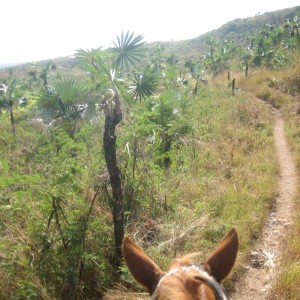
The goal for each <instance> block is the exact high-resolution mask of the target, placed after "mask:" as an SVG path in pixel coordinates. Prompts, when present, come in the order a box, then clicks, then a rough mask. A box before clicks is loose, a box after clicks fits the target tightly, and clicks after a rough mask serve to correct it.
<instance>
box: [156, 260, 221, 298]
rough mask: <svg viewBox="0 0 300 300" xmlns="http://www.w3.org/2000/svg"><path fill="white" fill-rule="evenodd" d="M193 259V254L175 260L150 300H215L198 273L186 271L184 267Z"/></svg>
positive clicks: (190, 269) (193, 270)
mask: <svg viewBox="0 0 300 300" xmlns="http://www.w3.org/2000/svg"><path fill="white" fill-rule="evenodd" d="M194 257H195V254H189V255H186V256H184V257H182V258H180V259H175V260H174V261H173V262H172V265H171V269H170V271H169V273H167V274H166V275H165V278H163V279H162V282H161V284H159V286H158V287H157V290H156V291H155V293H154V294H153V295H152V297H151V299H153V300H171V299H172V300H174V299H177V300H215V299H216V298H215V296H214V291H213V290H212V288H211V287H210V286H208V285H207V283H206V282H205V280H204V279H203V280H201V276H199V272H197V270H196V269H195V268H189V269H188V270H187V269H186V265H188V264H191V262H192V260H193V258H194ZM181 267H182V268H181ZM174 268H177V269H174Z"/></svg>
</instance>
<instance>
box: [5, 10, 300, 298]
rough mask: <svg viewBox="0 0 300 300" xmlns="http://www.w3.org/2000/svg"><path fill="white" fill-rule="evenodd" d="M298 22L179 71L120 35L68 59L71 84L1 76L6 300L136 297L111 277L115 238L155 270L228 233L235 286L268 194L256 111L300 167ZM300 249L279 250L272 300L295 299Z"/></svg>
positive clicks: (214, 47)
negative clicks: (282, 128)
mask: <svg viewBox="0 0 300 300" xmlns="http://www.w3.org/2000/svg"><path fill="white" fill-rule="evenodd" d="M297 20H298V19H297V18H294V16H291V17H290V20H289V22H288V23H285V24H275V25H276V26H275V25H272V26H269V25H268V26H267V25H266V26H261V27H259V28H260V30H259V31H255V32H251V38H250V39H249V38H247V39H246V40H245V41H244V42H245V43H244V44H240V45H239V44H236V42H235V41H227V40H220V39H216V38H214V37H211V38H210V39H207V40H206V47H207V49H208V51H207V52H208V54H207V55H201V56H200V55H198V56H195V57H189V58H188V59H187V60H183V59H182V58H179V57H176V56H175V55H174V54H170V53H169V52H168V51H169V50H168V49H166V48H164V47H162V46H156V47H154V48H151V49H150V48H149V46H148V47H147V46H146V45H145V44H144V42H143V41H142V36H134V35H130V34H129V33H127V34H121V36H120V37H118V39H117V42H116V43H115V44H114V46H113V47H112V48H111V49H106V50H103V49H101V48H100V49H92V50H78V51H77V53H76V55H75V61H76V67H74V69H71V70H70V69H69V70H64V71H63V72H62V71H61V70H62V69H63V68H62V67H61V66H62V64H61V62H59V61H56V62H55V64H54V63H52V62H46V63H44V64H42V65H38V64H37V65H34V66H33V67H32V68H31V69H30V71H28V70H27V71H25V73H26V72H27V73H26V75H25V74H24V72H23V73H22V75H21V74H18V75H17V74H16V73H17V71H18V70H20V67H19V68H16V69H15V70H13V69H12V70H11V71H10V72H9V73H7V72H3V73H2V74H1V73H0V83H1V86H0V109H1V110H0V156H1V161H0V232H1V237H0V294H1V296H2V297H3V299H99V298H102V297H103V296H104V295H105V294H108V296H107V297H111V298H113V299H116V298H117V297H118V296H116V295H117V294H118V293H115V292H109V291H110V290H111V289H112V288H113V287H114V285H115V284H116V283H117V282H121V284H122V285H123V286H124V288H125V289H129V290H131V291H133V290H138V289H139V287H137V286H136V284H135V283H134V282H133V281H132V278H131V276H130V275H129V273H128V270H127V269H126V268H125V267H124V266H123V265H122V261H121V252H120V246H121V242H122V238H123V235H124V232H127V233H128V234H130V235H132V236H133V237H134V238H135V239H136V240H137V241H138V242H139V243H140V244H142V245H143V247H144V248H147V252H148V253H150V255H151V256H152V257H153V258H154V259H155V260H156V261H157V262H158V263H159V264H160V266H161V267H162V268H163V267H164V266H165V267H166V266H167V264H168V263H169V261H170V259H172V258H173V257H174V256H176V255H178V254H181V253H187V252H195V251H200V253H201V254H202V255H201V257H204V256H205V255H206V254H207V253H209V252H210V251H211V249H212V248H213V247H214V246H215V244H216V243H217V241H218V240H219V239H220V238H221V237H222V236H223V235H224V234H225V233H226V232H227V231H228V229H230V228H231V227H233V226H234V227H236V228H237V230H238V232H239V235H240V242H241V248H240V252H239V258H238V264H237V266H236V268H235V273H234V275H233V278H236V277H237V276H238V275H239V271H240V269H241V265H242V263H243V261H245V260H246V259H247V253H248V250H249V247H250V246H251V245H252V244H253V243H254V242H255V240H256V239H257V238H259V236H260V233H261V228H262V226H263V224H264V221H265V220H266V218H267V216H268V214H269V211H270V209H271V208H272V206H273V204H274V200H275V196H276V192H277V176H278V166H277V161H276V156H275V151H274V145H273V133H272V125H273V124H272V114H271V113H270V110H269V109H268V108H267V107H266V106H265V105H264V103H263V102H261V101H260V100H259V99H258V98H260V99H263V100H265V101H268V102H270V103H271V104H272V105H274V106H276V107H278V108H280V109H281V110H282V111H283V113H284V115H285V116H286V119H287V120H288V123H287V124H288V125H287V133H288V135H289V137H290V141H291V145H293V150H294V153H295V159H296V161H297V162H298V167H299V162H300V159H299V157H298V156H297V153H298V152H299V151H298V148H299V143H298V142H297V140H298V137H299V128H298V127H299V126H298V125H299V111H300V110H299V107H298V106H299V103H297V100H296V99H297V97H299V88H300V84H299V82H300V81H299V35H297V29H298V28H299V24H298V23H297ZM292 21H293V22H292ZM297 24H298V25H297ZM297 26H298V27H297ZM181 57H183V56H181ZM291 65H293V66H296V67H293V68H291ZM246 67H247V73H246V74H245V68H246ZM73 71H74V72H73ZM229 74H230V75H231V76H232V77H234V79H235V82H236V92H234V93H233V92H232V90H231V88H230V87H231V86H232V85H231V80H230V78H229ZM19 75H20V76H19ZM246 75H247V76H246ZM298 210H299V208H298ZM298 225H299V224H298V223H297V222H295V227H294V228H293V229H292V230H293V232H291V235H292V236H297V235H298V236H299V234H298V233H299V226H298ZM297 226H298V227H297ZM299 245H300V240H296V239H293V240H292V239H291V242H290V243H289V245H288V249H289V250H288V254H287V257H286V258H285V259H284V267H283V271H282V274H281V276H280V278H279V279H278V282H277V283H276V285H275V288H274V290H275V291H276V295H278V299H279V298H286V299H296V297H297V296H295V295H296V294H293V291H294V290H296V288H297V284H298V282H299V272H298V265H297V262H296V261H297V259H296V258H297V257H299ZM233 284H234V280H231V281H230V280H229V281H227V283H226V285H227V288H228V289H230V288H231V286H232V285H233ZM110 294H113V296H109V295H110ZM121 294H122V293H121ZM120 297H121V298H122V295H121V296H120ZM133 298H134V296H132V299H133ZM123 299H124V297H123Z"/></svg>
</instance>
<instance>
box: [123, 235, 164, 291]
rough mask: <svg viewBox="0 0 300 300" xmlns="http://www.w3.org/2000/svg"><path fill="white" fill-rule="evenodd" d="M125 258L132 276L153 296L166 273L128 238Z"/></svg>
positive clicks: (124, 249)
mask: <svg viewBox="0 0 300 300" xmlns="http://www.w3.org/2000/svg"><path fill="white" fill-rule="evenodd" d="M123 256H124V259H125V262H126V264H127V266H128V268H129V270H130V272H131V274H132V276H133V277H134V278H135V279H136V281H138V282H139V283H140V284H142V285H143V286H144V287H145V288H146V289H147V290H148V292H149V294H150V295H152V293H153V292H154V291H155V288H156V286H157V285H158V282H159V280H160V278H161V277H162V276H163V275H164V272H163V271H161V269H160V268H159V267H158V266H157V265H156V264H155V263H154V262H153V261H152V260H151V259H150V258H149V257H148V256H147V254H146V253H145V252H144V251H143V250H142V248H140V247H139V246H138V245H136V244H135V243H134V242H132V241H131V240H130V238H129V237H127V236H125V237H124V240H123Z"/></svg>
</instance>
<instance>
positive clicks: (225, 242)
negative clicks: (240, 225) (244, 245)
mask: <svg viewBox="0 0 300 300" xmlns="http://www.w3.org/2000/svg"><path fill="white" fill-rule="evenodd" d="M238 248H239V238H238V234H237V232H236V230H235V229H234V228H233V229H231V230H230V232H229V233H228V234H227V235H226V236H225V237H224V238H223V239H222V241H221V242H220V244H219V246H218V247H217V248H216V249H215V251H214V252H213V253H212V254H211V255H210V257H209V258H208V259H207V260H206V262H205V264H204V269H205V270H206V271H208V273H210V274H211V275H212V276H213V277H214V278H215V279H216V280H217V281H218V282H222V280H223V279H224V278H225V277H226V276H227V275H228V274H229V273H230V271H231V269H232V267H233V265H234V263H235V260H236V256H237V252H238Z"/></svg>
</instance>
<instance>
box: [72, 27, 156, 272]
mask: <svg viewBox="0 0 300 300" xmlns="http://www.w3.org/2000/svg"><path fill="white" fill-rule="evenodd" d="M142 39H143V36H142V35H137V36H134V34H129V33H128V32H127V34H123V33H122V34H121V36H120V37H117V42H116V43H114V47H112V48H109V49H107V50H102V49H101V48H99V49H92V50H83V49H80V50H78V51H77V53H76V57H77V60H78V61H79V63H80V64H81V66H82V67H83V69H84V70H86V71H88V72H89V73H90V75H91V79H92V81H93V82H94V84H95V89H98V91H99V93H101V94H102V109H103V111H104V114H105V122H104V133H103V149H104V156H105V161H106V167H107V171H108V173H109V178H110V185H111V191H112V196H111V203H112V214H113V224H114V239H115V260H114V263H115V266H116V269H117V270H118V268H119V266H120V264H121V258H122V251H121V247H122V241H123V237H124V226H125V225H124V200H123V198H124V196H123V189H122V181H121V171H120V168H119V166H118V162H117V153H116V141H117V136H116V128H117V126H118V124H119V123H120V122H121V121H122V118H123V111H122V99H125V98H126V97H127V95H128V93H126V88H127V87H126V82H127V81H125V80H122V78H121V76H122V73H123V71H124V69H125V68H126V70H127V71H128V70H129V67H131V66H133V65H135V63H137V62H139V60H140V59H141V57H142V56H143V45H144V42H142ZM116 74H117V76H116ZM143 74H145V73H143V72H142V73H138V72H137V73H135V75H134V76H133V77H134V78H133V81H132V82H131V84H130V88H129V95H130V96H131V97H133V98H135V99H139V100H141V99H143V98H145V97H148V96H150V95H152V93H154V91H155V88H154V86H155V80H153V78H152V77H151V76H148V77H146V79H145V77H143Z"/></svg>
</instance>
